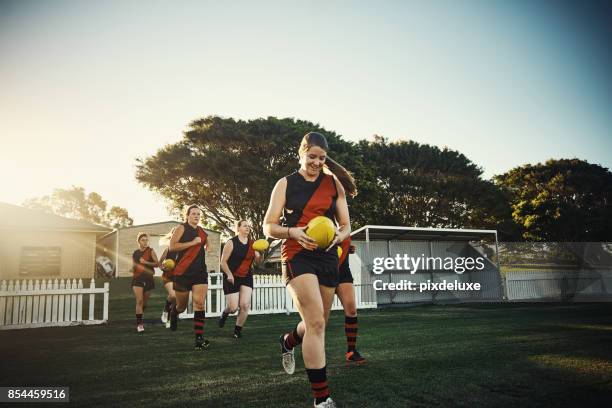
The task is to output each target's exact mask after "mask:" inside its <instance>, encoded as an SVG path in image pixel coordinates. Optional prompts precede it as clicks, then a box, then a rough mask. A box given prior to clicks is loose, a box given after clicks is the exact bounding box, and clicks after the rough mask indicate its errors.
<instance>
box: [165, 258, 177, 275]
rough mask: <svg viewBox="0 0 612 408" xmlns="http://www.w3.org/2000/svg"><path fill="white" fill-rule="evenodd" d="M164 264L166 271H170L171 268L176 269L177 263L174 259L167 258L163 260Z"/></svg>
mask: <svg viewBox="0 0 612 408" xmlns="http://www.w3.org/2000/svg"><path fill="white" fill-rule="evenodd" d="M162 266H163V267H164V269H165V270H166V271H168V272H170V271H171V270H173V269H174V267H175V264H174V261H173V260H172V259H165V260H164V262H162Z"/></svg>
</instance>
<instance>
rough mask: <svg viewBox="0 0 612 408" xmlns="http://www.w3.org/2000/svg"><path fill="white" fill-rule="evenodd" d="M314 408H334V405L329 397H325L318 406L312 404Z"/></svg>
mask: <svg viewBox="0 0 612 408" xmlns="http://www.w3.org/2000/svg"><path fill="white" fill-rule="evenodd" d="M314 407H315V408H336V403H335V402H334V400H333V399H331V397H327V399H326V400H325V401H323V402H321V403H320V404H314Z"/></svg>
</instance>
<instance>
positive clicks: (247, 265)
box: [233, 239, 255, 278]
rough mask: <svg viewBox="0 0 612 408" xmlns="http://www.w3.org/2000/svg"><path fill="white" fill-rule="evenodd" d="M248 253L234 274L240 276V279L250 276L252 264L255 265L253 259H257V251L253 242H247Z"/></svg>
mask: <svg viewBox="0 0 612 408" xmlns="http://www.w3.org/2000/svg"><path fill="white" fill-rule="evenodd" d="M247 248H248V249H247V253H246V256H245V257H244V259H243V260H242V262H240V265H239V266H238V268H237V269H236V270H235V271H234V272H233V275H234V276H238V277H240V278H244V277H245V276H247V275H248V274H249V270H250V269H251V264H252V263H253V259H255V250H254V249H253V241H252V240H250V239H249V240H248V241H247Z"/></svg>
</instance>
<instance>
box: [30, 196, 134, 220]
mask: <svg viewBox="0 0 612 408" xmlns="http://www.w3.org/2000/svg"><path fill="white" fill-rule="evenodd" d="M23 205H24V206H25V207H28V208H32V209H38V210H43V211H46V212H48V213H51V214H56V215H60V216H62V217H66V218H73V219H77V220H84V221H88V222H92V223H94V224H100V225H106V226H109V227H113V228H122V227H129V226H130V225H132V224H133V223H134V220H132V219H131V218H130V216H129V214H128V211H127V210H126V209H125V208H121V207H116V206H113V207H111V208H110V209H108V210H107V206H108V204H107V203H106V201H104V200H103V199H102V197H101V196H100V194H98V193H95V192H91V193H89V194H86V193H85V189H84V188H83V187H76V186H73V187H72V188H71V189H61V188H58V189H55V190H54V191H53V193H52V194H51V195H48V196H44V197H39V198H31V199H29V200H26V201H25V202H24V204H23Z"/></svg>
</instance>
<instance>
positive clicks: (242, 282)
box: [223, 273, 253, 295]
mask: <svg viewBox="0 0 612 408" xmlns="http://www.w3.org/2000/svg"><path fill="white" fill-rule="evenodd" d="M240 286H248V287H249V288H251V289H253V275H248V276H234V284H233V285H232V284H231V283H229V281H228V280H227V275H226V274H225V273H224V274H223V293H224V294H226V295H229V294H232V293H238V292H240Z"/></svg>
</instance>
